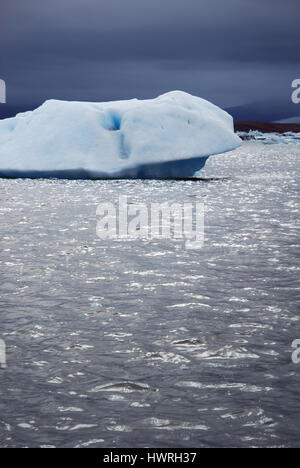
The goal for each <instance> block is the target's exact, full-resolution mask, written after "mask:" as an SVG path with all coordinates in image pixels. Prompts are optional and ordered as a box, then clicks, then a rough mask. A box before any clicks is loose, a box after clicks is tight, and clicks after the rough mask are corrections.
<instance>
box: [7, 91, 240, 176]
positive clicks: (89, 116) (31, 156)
mask: <svg viewBox="0 0 300 468" xmlns="http://www.w3.org/2000/svg"><path fill="white" fill-rule="evenodd" d="M240 144H241V140H240V138H239V137H238V136H237V135H236V134H235V133H234V130H233V119H232V117H231V116H230V115H229V114H228V113H227V112H225V111H223V110H222V109H220V108H219V107H217V106H215V105H213V104H211V103H210V102H208V101H206V100H204V99H201V98H199V97H195V96H191V95H190V94H187V93H184V92H182V91H173V92H170V93H167V94H164V95H162V96H159V97H158V98H156V99H149V100H144V101H141V100H138V99H132V100H129V101H116V102H101V103H96V102H66V101H57V100H49V101H46V102H45V103H44V104H43V105H41V106H40V107H39V108H37V109H35V110H34V111H32V112H25V113H22V114H18V115H17V116H16V117H14V118H10V119H5V120H2V121H0V176H2V177H3V176H10V177H64V178H106V177H108V178H113V177H139V178H151V177H158V178H159V177H161V178H164V177H191V176H193V175H194V173H195V172H196V171H198V170H199V169H201V168H202V167H203V166H204V164H205V162H206V160H207V158H208V157H209V156H211V155H214V154H218V153H224V152H226V151H230V150H233V149H235V148H237V147H238V146H240Z"/></svg>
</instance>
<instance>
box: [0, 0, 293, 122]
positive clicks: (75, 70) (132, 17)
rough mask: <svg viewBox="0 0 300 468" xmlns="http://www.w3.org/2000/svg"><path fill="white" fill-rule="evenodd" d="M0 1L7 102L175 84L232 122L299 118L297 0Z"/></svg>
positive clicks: (146, 90)
mask: <svg viewBox="0 0 300 468" xmlns="http://www.w3.org/2000/svg"><path fill="white" fill-rule="evenodd" d="M0 2H1V3H0V8H1V19H0V47H1V49H0V78H3V79H5V81H6V83H7V101H8V104H12V105H21V104H28V105H36V104H39V103H41V102H42V101H44V100H45V99H49V98H56V99H71V100H93V101H97V100H111V99H126V98H132V97H138V98H151V97H155V96H157V95H159V94H162V93H164V92H166V91H170V90H173V89H181V90H184V91H187V92H190V93H193V94H196V95H198V96H201V97H204V98H205V99H209V100H211V101H213V102H214V103H216V104H218V105H220V106H222V107H225V108H232V111H233V113H236V117H237V118H240V115H241V114H243V113H245V117H247V115H248V116H249V118H255V117H259V116H260V114H262V115H261V119H262V118H264V119H268V120H271V118H272V117H274V119H278V118H281V117H282V118H285V117H289V116H290V115H300V105H299V106H298V107H297V105H295V104H292V103H291V99H290V95H291V82H292V80H293V79H295V78H300V26H299V23H300V1H299V0H284V1H280V0H151V1H150V0H149V1H148V0H51V1H49V2H48V1H47V2H46V1H41V0H26V1H24V0H0ZM255 113H257V114H258V115H257V116H256V115H254V114H255ZM279 114H280V116H279ZM268 116H269V117H268Z"/></svg>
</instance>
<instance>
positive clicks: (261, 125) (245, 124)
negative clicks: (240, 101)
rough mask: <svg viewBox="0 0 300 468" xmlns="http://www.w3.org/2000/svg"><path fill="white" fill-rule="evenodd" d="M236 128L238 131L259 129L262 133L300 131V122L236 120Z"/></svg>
mask: <svg viewBox="0 0 300 468" xmlns="http://www.w3.org/2000/svg"><path fill="white" fill-rule="evenodd" d="M234 130H235V131H236V132H249V131H250V130H258V131H259V132H262V133H273V132H276V133H286V132H294V133H300V124H296V123H273V122H257V121H251V120H249V121H240V122H239V121H237V122H234Z"/></svg>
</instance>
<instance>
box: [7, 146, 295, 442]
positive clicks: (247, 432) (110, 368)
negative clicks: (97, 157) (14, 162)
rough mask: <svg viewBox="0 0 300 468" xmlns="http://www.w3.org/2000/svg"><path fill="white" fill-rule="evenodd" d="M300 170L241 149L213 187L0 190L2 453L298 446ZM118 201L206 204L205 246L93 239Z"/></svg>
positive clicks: (110, 184)
mask: <svg viewBox="0 0 300 468" xmlns="http://www.w3.org/2000/svg"><path fill="white" fill-rule="evenodd" d="M299 158H300V144H299V143H295V144H289V145H269V146H267V145H264V144H263V143H261V142H251V141H250V142H245V143H244V145H243V147H242V148H241V149H239V150H236V151H234V152H232V153H228V154H226V155H220V156H217V157H213V158H210V160H209V161H208V163H207V166H206V169H205V171H202V172H201V176H203V177H207V178H208V180H207V181H198V182H190V181H138V180H137V181H134V180H132V181H125V180H124V181H55V180H34V181H31V180H0V197H1V206H0V236H1V237H0V239H1V240H0V243H1V251H0V264H1V267H0V268H1V297H0V314H1V326H0V338H2V339H5V341H6V345H7V369H2V370H0V446H2V447H16V446H18V447H27V446H28V447H39V446H41V447H45V446H53V447H193V446H194V447H202V446H209V447H214V446H239V447H243V446H299V445H300V430H299V429H300V390H299V389H300V365H296V364H293V362H292V359H291V353H292V346H291V345H292V342H293V340H295V339H297V338H298V339H300V323H299V303H300V300H299V299H300V294H299V292H300V290H299V266H300V261H299V224H298V220H299V177H298V176H299ZM211 178H215V180H211ZM119 195H127V196H128V200H129V201H130V202H132V203H134V202H137V201H142V202H145V201H146V202H148V203H150V202H157V201H177V202H179V203H184V202H191V201H199V202H204V203H205V244H204V247H203V248H202V249H200V250H186V249H185V248H184V245H183V243H182V242H180V241H174V240H167V239H166V240H152V241H146V240H139V241H134V242H125V241H121V240H120V241H109V240H106V241H102V240H100V239H99V238H98V237H97V236H96V223H97V216H96V207H97V205H98V204H99V203H100V202H102V201H113V202H116V201H117V200H118V197H119Z"/></svg>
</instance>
